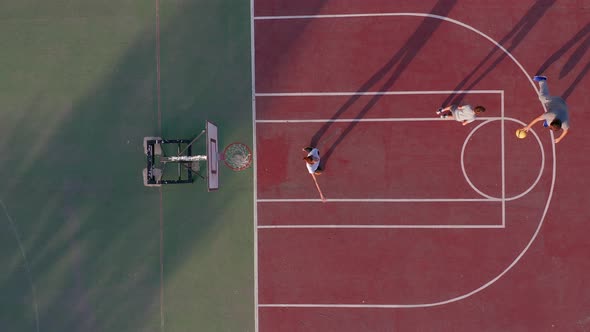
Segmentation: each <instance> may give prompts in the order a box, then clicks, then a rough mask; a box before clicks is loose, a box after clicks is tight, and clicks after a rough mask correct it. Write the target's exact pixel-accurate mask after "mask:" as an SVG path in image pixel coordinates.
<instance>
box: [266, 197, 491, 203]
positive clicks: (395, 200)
mask: <svg viewBox="0 0 590 332" xmlns="http://www.w3.org/2000/svg"><path fill="white" fill-rule="evenodd" d="M321 201H322V200H321V199H316V198H260V199H258V203H307V202H321ZM501 201H502V200H501V199H499V198H332V199H330V198H328V199H326V202H332V203H433V202H447V203H448V202H459V203H461V202H465V203H467V202H501Z"/></svg>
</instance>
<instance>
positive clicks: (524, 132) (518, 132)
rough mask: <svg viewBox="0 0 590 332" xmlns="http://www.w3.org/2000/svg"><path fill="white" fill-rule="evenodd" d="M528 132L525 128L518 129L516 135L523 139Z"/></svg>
mask: <svg viewBox="0 0 590 332" xmlns="http://www.w3.org/2000/svg"><path fill="white" fill-rule="evenodd" d="M526 134H527V132H526V131H525V130H524V129H517V130H516V137H518V138H520V139H523V138H525V137H526Z"/></svg>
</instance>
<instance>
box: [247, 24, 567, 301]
mask: <svg viewBox="0 0 590 332" xmlns="http://www.w3.org/2000/svg"><path fill="white" fill-rule="evenodd" d="M379 16H414V17H430V18H436V19H439V20H443V21H447V22H451V23H454V24H456V25H459V26H461V27H464V28H466V29H468V30H471V31H473V32H474V33H476V34H478V35H480V36H481V37H483V38H485V39H487V40H488V41H489V42H491V43H492V44H494V45H495V46H496V47H498V48H499V49H500V50H502V52H504V53H505V54H506V55H507V56H508V57H509V58H510V59H512V61H513V62H514V63H515V64H516V65H517V66H518V67H519V68H520V70H521V71H522V73H523V74H524V75H525V77H527V79H528V81H529V83H530V84H531V86H532V87H533V89H534V90H535V91H536V92H537V93H538V89H537V87H536V86H535V83H534V82H533V80H532V79H531V77H530V76H529V74H528V73H527V71H526V70H525V69H524V67H523V66H522V64H521V63H520V62H518V60H516V58H515V57H514V56H513V55H512V54H511V53H510V52H509V51H508V50H507V49H506V48H504V47H503V46H502V45H500V44H498V42H496V41H495V40H494V39H492V38H491V37H489V36H488V35H486V34H485V33H483V32H481V31H479V30H477V29H475V28H474V27H472V26H470V25H467V24H465V23H463V22H460V21H457V20H454V19H451V18H448V17H445V16H440V15H433V14H427V13H376V14H344V15H305V16H259V17H255V18H254V19H255V20H275V19H309V18H313V19H318V18H345V17H379ZM541 106H542V107H543V109H544V110H545V112H547V109H546V108H545V105H543V103H541ZM550 136H551V142H552V143H551V147H552V154H553V171H552V178H551V187H550V190H549V195H548V197H547V203H546V204H545V209H544V210H543V215H542V216H541V220H540V221H539V225H538V226H537V228H536V230H535V232H534V233H533V235H532V237H531V239H530V240H529V242H528V243H527V245H526V246H525V248H524V249H523V250H522V251H521V252H520V254H519V255H518V256H517V257H516V258H515V259H514V261H512V263H510V264H509V265H508V267H506V269H505V270H503V271H502V272H501V273H500V274H498V275H497V276H496V277H494V278H492V279H491V280H489V281H488V282H487V283H485V284H483V285H482V286H480V287H479V288H476V289H474V290H472V291H470V292H468V293H465V294H463V295H460V296H457V297H454V298H450V299H447V300H444V301H438V302H431V303H421V304H381V305H379V304H362V305H360V304H259V305H258V307H275V308H276V307H290V308H297V307H299V308H425V307H434V306H440V305H444V304H449V303H453V302H457V301H460V300H463V299H465V298H467V297H470V296H472V295H474V294H476V293H479V292H480V291H482V290H484V289H486V288H487V287H489V286H490V285H492V284H493V283H495V282H496V281H498V280H499V279H500V278H501V277H502V276H504V275H505V274H506V273H508V271H510V270H511V269H512V268H513V267H514V266H515V265H516V264H517V263H518V262H519V261H520V259H521V258H522V257H523V256H524V254H525V253H526V252H527V251H528V249H529V248H530V246H531V245H532V243H533V242H534V241H535V239H536V238H537V236H538V235H539V232H540V230H541V227H542V225H543V221H544V220H545V217H546V215H547V211H548V210H549V205H550V203H551V198H552V197H553V190H554V188H555V176H556V168H557V161H556V159H555V158H556V153H555V143H554V141H553V138H554V137H553V136H554V135H553V133H552V132H550Z"/></svg>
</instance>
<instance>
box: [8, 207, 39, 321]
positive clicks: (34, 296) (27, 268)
mask: <svg viewBox="0 0 590 332" xmlns="http://www.w3.org/2000/svg"><path fill="white" fill-rule="evenodd" d="M0 207H2V210H3V211H4V215H5V216H6V219H7V220H8V224H9V226H10V230H11V231H12V233H13V235H14V237H15V239H16V243H17V245H18V249H19V250H20V254H21V257H22V259H23V265H24V267H25V271H26V272H27V279H28V282H29V286H30V287H31V297H32V300H31V302H32V303H33V315H34V316H35V331H37V332H39V330H40V326H39V325H40V324H39V304H38V303H37V290H36V287H35V283H34V282H33V273H32V272H31V265H30V264H29V260H28V259H27V254H26V252H25V247H24V246H23V242H22V240H21V238H20V235H19V232H18V228H17V227H16V222H15V221H14V219H12V217H11V216H10V215H9V214H8V208H7V207H6V205H5V204H4V201H2V200H1V199H0Z"/></svg>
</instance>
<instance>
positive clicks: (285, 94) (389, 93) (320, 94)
mask: <svg viewBox="0 0 590 332" xmlns="http://www.w3.org/2000/svg"><path fill="white" fill-rule="evenodd" d="M501 93H504V91H503V90H423V91H421V90H415V91H374V92H371V91H355V92H346V91H343V92H272V93H271V92H269V93H256V97H333V96H393V95H396V96H400V95H450V94H501Z"/></svg>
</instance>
